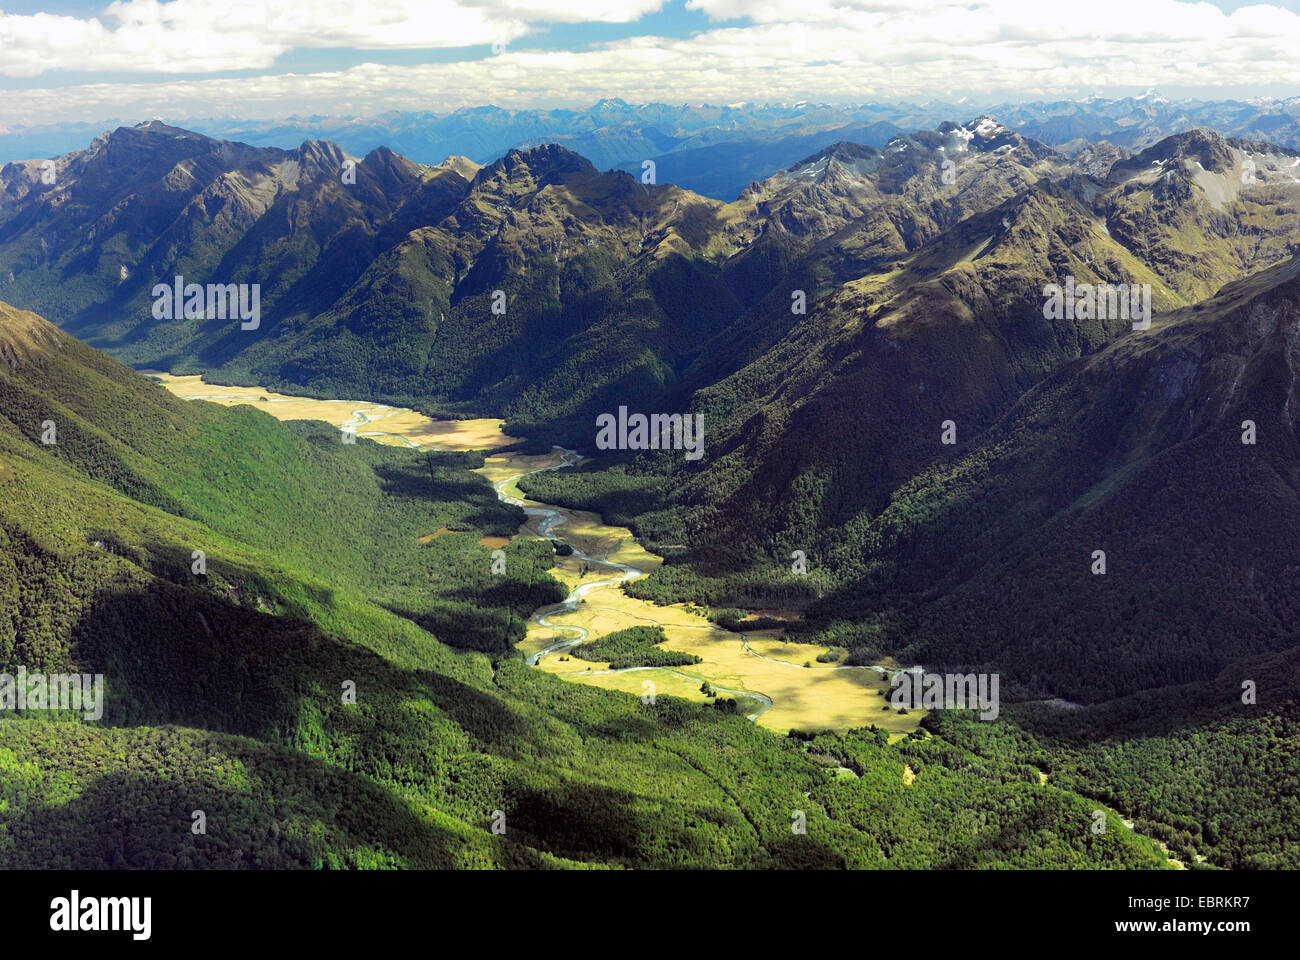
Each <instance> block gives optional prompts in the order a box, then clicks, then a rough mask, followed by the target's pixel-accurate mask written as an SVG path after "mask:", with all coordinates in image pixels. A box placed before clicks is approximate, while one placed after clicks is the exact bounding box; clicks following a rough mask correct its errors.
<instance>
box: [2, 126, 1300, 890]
mask: <svg viewBox="0 0 1300 960" xmlns="http://www.w3.org/2000/svg"><path fill="white" fill-rule="evenodd" d="M1225 129H1227V132H1218V131H1216V129H1214V127H1213V125H1212V124H1208V123H1207V124H1203V125H1197V126H1195V127H1193V128H1190V129H1180V130H1177V131H1175V132H1171V133H1169V134H1167V135H1164V134H1162V133H1158V134H1157V135H1153V136H1151V137H1149V138H1147V141H1144V142H1142V143H1130V144H1128V145H1125V144H1124V143H1116V142H1111V141H1108V140H1104V139H1101V138H1100V137H1098V136H1092V135H1090V134H1092V133H1095V132H1096V131H1084V132H1083V133H1080V134H1079V135H1078V136H1073V137H1072V138H1071V142H1070V143H1068V144H1062V143H1059V142H1058V143H1056V145H1054V146H1049V145H1048V144H1047V143H1046V142H1044V141H1043V140H1040V139H1036V138H1034V137H1031V136H1029V135H1027V134H1026V133H1024V132H1018V131H1017V129H1013V128H1011V127H1008V126H1005V125H1004V124H1003V122H1001V121H1000V120H999V118H997V117H994V116H987V115H982V116H974V117H970V116H961V115H953V116H950V117H947V118H942V119H939V120H936V121H935V122H934V123H933V124H932V125H930V127H929V128H927V129H915V130H910V131H908V130H904V129H902V128H890V130H889V131H887V132H886V135H885V136H880V137H878V138H874V137H873V139H875V141H876V142H875V143H874V145H873V144H871V143H862V142H855V141H854V140H853V139H851V138H845V137H842V136H831V135H829V134H827V135H826V137H825V139H823V140H822V141H821V142H819V143H811V142H807V143H806V142H805V140H803V139H800V140H797V143H798V144H800V145H801V149H802V148H803V147H806V148H807V152H806V153H804V154H802V159H798V160H797V161H794V162H792V163H785V162H783V163H782V164H781V165H779V166H780V168H778V165H777V164H775V163H769V164H768V165H767V166H766V167H765V168H764V169H763V170H762V171H761V172H756V174H755V176H754V177H753V179H752V180H751V181H750V182H748V184H747V185H744V186H743V187H742V188H740V189H739V191H738V193H732V194H730V196H731V197H732V198H731V199H718V198H717V197H714V196H710V195H706V193H704V192H694V191H692V190H690V189H686V188H684V187H681V186H678V185H675V183H670V182H667V181H666V180H664V179H663V178H662V177H659V176H657V174H656V172H655V169H656V168H655V164H654V162H653V161H650V160H647V162H646V163H645V164H627V163H613V162H607V163H605V164H604V165H605V166H608V167H611V168H612V169H605V170H602V169H598V167H597V166H596V165H595V164H593V163H592V162H590V161H589V160H588V159H586V158H585V157H584V156H583V155H582V154H581V153H580V152H575V150H572V149H568V148H567V147H565V146H562V145H560V144H558V143H555V142H550V141H546V140H545V139H544V138H542V139H541V141H540V142H537V143H533V144H525V145H521V146H511V147H509V149H504V148H503V149H502V150H500V151H497V153H496V155H495V156H493V157H492V158H491V159H490V160H488V162H485V163H477V162H474V161H472V160H470V159H467V158H466V157H464V156H451V157H448V158H447V159H446V160H445V161H443V162H441V163H437V164H434V165H430V164H426V163H421V162H416V161H414V160H411V159H408V158H407V157H405V156H402V155H400V154H398V153H395V152H393V151H391V150H389V149H387V148H377V149H374V150H372V151H371V152H368V153H366V154H365V155H364V156H353V155H351V154H349V153H347V152H345V150H344V149H343V148H342V147H340V146H338V145H337V144H335V143H333V142H330V141H328V140H308V141H306V142H304V143H302V144H301V146H299V147H297V148H293V149H285V148H281V147H274V146H252V145H249V144H246V143H243V142H236V141H234V140H227V139H218V138H213V137H209V136H205V135H203V134H200V133H196V132H193V131H191V130H187V129H184V128H181V127H178V126H172V125H169V124H167V123H164V122H162V121H158V120H154V121H150V122H146V123H141V124H138V125H134V126H121V127H119V128H117V129H114V130H112V131H111V132H108V133H105V134H103V135H101V136H98V137H95V138H94V139H93V141H91V142H90V143H89V145H88V146H86V147H85V148H84V149H78V150H75V151H73V152H71V153H68V154H66V155H63V156H60V157H58V158H56V159H53V160H32V161H25V162H11V163H8V164H6V165H5V166H3V167H2V168H0V301H3V303H0V542H2V543H3V551H0V674H2V675H3V676H4V677H9V678H13V677H17V676H18V675H19V671H22V676H23V677H28V676H31V675H40V677H42V678H45V677H75V678H77V681H78V683H80V682H81V681H82V680H83V679H84V680H86V683H87V687H86V688H87V689H89V686H88V684H89V680H90V678H97V679H96V682H97V683H102V694H101V695H100V696H99V698H98V703H97V706H96V710H97V711H98V712H99V713H100V716H98V717H94V718H89V717H87V716H85V715H84V713H85V711H77V710H73V709H53V707H54V706H55V704H52V703H45V702H42V703H40V704H36V703H34V702H28V701H27V700H25V699H24V700H23V701H22V702H20V701H19V699H18V697H17V695H16V693H17V691H13V692H14V694H15V695H14V696H12V697H6V696H5V695H4V691H6V690H13V687H14V686H15V684H14V683H11V684H9V685H8V686H6V685H4V684H3V683H0V708H2V709H0V865H3V866H5V867H24V868H49V867H68V868H76V869H98V868H165V869H189V868H272V869H281V868H305V869H319V868H492V867H503V868H551V867H556V868H563V867H599V868H608V867H644V868H873V869H874V868H892V869H939V868H955V869H962V868H1057V869H1065V868H1093V869H1121V870H1164V869H1178V868H1185V869H1216V868H1230V869H1254V868H1292V869H1294V868H1298V867H1300V751H1297V750H1296V742H1297V737H1300V702H1298V697H1300V631H1298V630H1297V626H1296V624H1297V622H1298V621H1300V537H1298V536H1297V531H1298V530H1300V441H1298V438H1297V432H1296V425H1297V419H1298V418H1300V384H1298V383H1297V371H1298V370H1300V179H1298V178H1297V176H1296V175H1295V171H1296V169H1300V167H1298V165H1300V153H1297V152H1296V151H1295V150H1294V149H1292V148H1290V147H1287V146H1282V145H1277V144H1274V143H1271V142H1269V141H1268V140H1267V139H1266V138H1263V137H1260V136H1252V137H1251V138H1249V139H1244V138H1240V137H1237V136H1235V135H1231V134H1232V129H1230V128H1226V127H1225ZM874 132H875V133H879V132H880V131H879V129H876V130H875V131H874ZM755 136H759V134H755ZM801 136H803V137H805V138H809V137H811V138H813V139H816V135H815V134H814V133H809V132H808V131H805V132H804V133H803V134H801ZM593 137H594V135H593ZM789 137H790V134H789V132H788V131H785V130H781V131H778V132H776V133H771V134H770V135H769V141H770V142H768V147H772V144H773V143H775V142H776V140H775V139H772V138H776V139H780V141H781V143H783V144H785V147H784V148H785V149H789V143H788V142H787V141H788V140H789ZM588 139H592V138H588ZM595 139H596V140H599V137H595ZM1148 141H1149V142H1148ZM584 142H585V141H584ZM605 148H606V149H607V150H614V149H615V147H614V146H611V145H610V144H609V143H605ZM737 149H739V148H733V149H732V150H731V152H729V153H726V154H722V155H720V154H719V153H718V152H717V151H711V150H704V149H701V150H700V151H699V152H698V155H697V154H696V153H694V152H682V153H681V154H680V155H677V156H676V158H675V160H674V163H675V164H677V165H678V167H683V168H684V167H689V166H690V164H691V163H692V162H694V163H695V164H696V166H695V168H693V169H694V174H693V176H690V177H688V176H686V175H685V174H683V175H682V176H681V177H679V178H678V180H680V181H681V182H705V183H716V182H719V181H718V175H717V170H716V169H715V168H714V167H710V166H708V165H709V164H720V163H724V164H725V163H730V161H729V160H727V157H733V156H734V155H735V152H736V150H737ZM769 153H770V151H769ZM769 153H765V152H764V151H763V150H760V148H759V147H758V146H751V147H750V148H749V154H748V155H751V156H752V157H756V158H759V160H755V161H753V162H756V163H757V162H760V161H761V158H762V157H765V156H768V155H769ZM624 159H626V157H625V158H624ZM620 166H621V167H623V169H619V167H620ZM746 169H748V168H746ZM629 170H630V171H631V172H629ZM733 172H734V171H733ZM714 192H717V191H714ZM194 375H201V376H202V378H203V381H202V390H199V389H198V388H197V387H195V386H194V381H191V380H188V379H187V378H189V377H192V376H194ZM180 384H188V386H186V387H185V391H184V392H185V393H186V395H188V396H190V397H198V396H203V395H205V394H211V395H212V397H213V400H219V401H220V402H212V401H210V400H203V399H184V398H183V397H182V396H178V395H177V394H178V393H180V392H181V390H180V388H179V386H178V385H180ZM223 388H228V389H230V390H232V391H234V390H236V389H238V390H242V391H247V392H246V393H231V394H230V395H229V396H227V397H226V398H225V399H220V397H221V392H222V389H223ZM243 401H246V402H243ZM339 401H347V403H344V404H340V403H339ZM286 403H287V404H290V406H288V407H285V406H283V404H286ZM313 403H317V404H319V405H320V406H319V407H315V406H313ZM277 408H279V410H280V413H277ZM282 414H283V415H282ZM336 414H337V415H336ZM447 422H452V423H463V424H472V426H466V428H465V429H464V430H462V431H459V432H458V431H457V430H455V429H453V428H451V427H446V426H445V424H446V423H447ZM395 424H400V427H399V426H395ZM42 682H44V680H43V679H42ZM24 697H25V693H24ZM43 699H44V698H43ZM1246 812H1249V815H1247V813H1246Z"/></svg>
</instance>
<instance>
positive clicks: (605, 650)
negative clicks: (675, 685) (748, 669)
mask: <svg viewBox="0 0 1300 960" xmlns="http://www.w3.org/2000/svg"><path fill="white" fill-rule="evenodd" d="M667 639H668V638H667V636H665V634H664V628H663V627H660V626H653V627H628V628H627V629H626V630H615V631H614V632H613V633H608V634H606V635H605V636H603V637H601V638H600V639H599V640H594V641H592V642H590V643H580V644H578V645H577V646H576V647H574V648H573V649H572V650H570V651H569V652H570V653H571V654H573V656H575V657H577V658H578V659H579V660H594V661H596V662H598V663H606V662H607V663H609V665H610V668H611V669H613V670H623V669H625V668H627V667H681V666H686V665H689V664H692V663H699V662H700V658H699V657H697V656H695V655H694V654H692V653H677V652H675V651H673V650H660V649H659V648H658V647H656V646H655V644H658V643H663V642H664V641H665V640H667Z"/></svg>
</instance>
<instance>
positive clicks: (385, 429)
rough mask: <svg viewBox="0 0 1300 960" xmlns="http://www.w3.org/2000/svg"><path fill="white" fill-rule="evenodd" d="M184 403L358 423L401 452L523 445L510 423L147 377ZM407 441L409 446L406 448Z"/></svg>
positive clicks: (196, 379)
mask: <svg viewBox="0 0 1300 960" xmlns="http://www.w3.org/2000/svg"><path fill="white" fill-rule="evenodd" d="M144 372H147V373H148V374H149V376H152V377H155V378H156V379H158V380H159V381H160V382H161V383H162V385H163V386H165V387H166V388H167V389H168V390H170V391H171V392H172V393H174V394H175V395H176V396H178V397H181V398H182V399H185V400H208V401H211V402H212V403H220V404H223V405H224V406H228V407H229V406H234V405H236V404H240V403H247V404H251V405H253V406H255V407H257V408H258V409H259V410H264V411H265V412H267V413H269V414H271V416H273V417H275V418H276V419H278V420H323V421H325V422H326V423H328V424H331V425H333V426H335V427H342V426H343V425H344V424H345V423H354V422H357V416H356V415H357V414H358V413H361V414H362V415H364V417H365V421H364V422H357V436H359V437H368V438H370V439H372V440H376V441H378V442H380V443H388V444H393V445H396V446H410V445H412V444H414V445H417V446H421V447H428V448H429V449H431V450H489V449H493V448H495V447H504V446H508V445H509V444H512V443H516V442H518V438H516V437H512V436H509V435H508V434H505V433H502V432H501V426H502V424H503V423H504V422H505V421H503V420H497V419H492V418H483V419H479V420H434V419H432V418H430V417H426V416H425V415H424V414H422V413H417V412H416V411H414V410H408V409H406V408H404V407H390V406H387V405H386V404H382V403H367V402H365V401H361V400H314V399H311V398H310V397H292V396H288V395H286V394H283V393H272V392H271V391H269V390H265V389H263V388H262V387H223V386H218V385H216V384H212V383H204V382H203V378H202V377H201V376H199V375H197V374H196V375H194V376H186V377H178V376H173V375H172V374H170V373H158V372H156V371H144ZM404 441H409V443H408V442H404Z"/></svg>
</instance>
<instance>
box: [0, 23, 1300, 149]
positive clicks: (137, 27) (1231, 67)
mask: <svg viewBox="0 0 1300 960" xmlns="http://www.w3.org/2000/svg"><path fill="white" fill-rule="evenodd" d="M204 2H205V3H210V0H204ZM689 2H690V5H692V6H693V7H694V8H697V9H699V10H701V11H703V12H705V13H707V14H709V15H710V16H714V17H716V18H717V19H720V20H721V19H726V18H731V17H735V16H737V15H741V14H748V15H750V16H752V18H753V20H754V21H756V22H754V23H752V24H751V25H745V26H738V27H722V26H718V27H715V28H713V29H709V30H705V31H702V32H700V33H697V34H695V35H693V36H690V37H686V38H665V37H656V36H637V37H631V38H627V39H621V40H617V41H612V42H610V43H608V44H605V45H603V46H600V47H597V48H594V49H590V50H581V51H543V50H517V51H516V50H512V49H510V48H507V50H506V52H505V53H503V54H502V55H500V56H492V57H487V58H484V59H478V60H473V61H461V62H453V63H437V64H425V65H418V66H379V65H376V64H364V65H361V66H356V67H352V68H350V69H347V70H340V71H333V72H321V73H312V74H302V75H293V74H274V73H268V74H267V75H263V76H254V77H244V78H237V79H229V78H211V79H198V80H175V81H166V80H165V79H161V78H156V77H154V78H148V79H146V78H142V81H141V82H140V83H132V84H83V85H77V86H72V87H62V88H57V89H46V90H27V91H21V92H19V91H13V92H11V93H10V95H8V96H7V97H6V98H5V99H4V101H3V102H0V119H3V120H5V121H7V122H9V123H10V124H13V123H14V122H27V123H31V122H42V121H44V122H48V121H49V120H50V119H51V118H52V117H58V118H59V119H87V120H95V119H99V118H102V117H104V116H109V115H122V116H132V115H134V116H152V115H153V114H155V113H158V114H163V115H165V116H173V117H174V116H178V115H184V116H204V115H213V114H226V113H229V111H230V110H231V109H232V105H237V108H238V110H239V112H240V113H241V114H242V115H245V116H248V117H260V116H275V115H284V114H286V113H290V112H293V111H295V110H302V109H304V108H307V109H311V110H312V111H313V112H327V113H349V112H355V113H374V112H381V111H383V110H388V109H446V108H453V107H457V106H463V105H472V104H482V103H498V104H501V105H504V106H536V105H559V104H564V105H586V104H589V103H590V102H592V101H593V100H596V99H599V98H600V97H606V96H608V97H622V98H624V99H627V100H630V101H633V102H642V101H647V100H663V101H668V102H710V103H724V102H728V101H737V100H749V101H756V100H757V101H772V102H779V101H785V102H793V101H797V100H804V99H807V100H814V101H832V100H848V101H855V102H862V101H864V100H870V99H885V98H891V97H892V98H898V97H922V98H929V97H951V98H953V99H955V98H956V97H959V96H961V95H963V94H966V93H971V92H975V93H979V92H988V91H995V90H996V91H1007V90H1013V89H1014V90H1020V91H1022V92H1024V93H1025V94H1027V95H1031V96H1038V95H1053V94H1062V93H1065V94H1072V93H1077V92H1079V91H1081V90H1082V91H1089V92H1092V91H1104V90H1106V89H1108V88H1116V87H1139V88H1142V87H1179V86H1182V87H1191V86H1195V87H1205V86H1216V85H1217V86H1225V87H1226V86H1236V87H1240V88H1258V86H1259V85H1260V84H1261V83H1268V84H1273V85H1282V84H1291V85H1296V84H1300V61H1297V58H1296V57H1295V55H1294V52H1295V50H1296V49H1300V16H1297V15H1296V14H1294V13H1291V12H1289V11H1287V10H1283V9H1282V8H1280V7H1278V6H1275V5H1257V6H1253V7H1244V8H1241V9H1239V10H1237V11H1236V12H1235V13H1233V14H1226V13H1224V12H1223V11H1221V10H1219V9H1218V8H1217V7H1214V6H1213V5H1211V4H1207V3H1194V2H1186V0H1145V2H1143V0H1088V3H1087V4H1086V9H1087V16H1086V17H1080V15H1079V10H1080V8H1079V7H1078V6H1077V5H1073V4H1072V5H1069V6H1064V7H1063V6H1060V5H1056V4H1045V3H1043V2H1042V0H1029V2H1021V0H985V2H980V0H967V2H961V3H955V2H953V0H908V2H906V3H901V2H890V0H761V2H760V0H689ZM182 5H184V6H182ZM417 5H418V7H419V10H420V11H421V12H420V13H419V14H418V15H416V16H415V18H414V19H413V20H409V21H408V20H403V19H402V18H403V17H404V16H406V14H405V13H404V11H406V10H407V9H408V5H407V4H406V3H405V2H402V0H386V2H377V3H373V4H355V5H353V4H351V3H349V4H344V3H341V2H339V0H318V2H316V3H315V4H310V5H306V6H304V7H302V15H301V16H298V15H297V13H296V12H295V15H294V16H288V15H286V13H285V12H284V11H285V8H284V7H276V6H273V5H263V4H262V3H260V2H259V3H251V2H249V0H232V3H227V4H225V5H222V6H219V7H216V8H210V7H202V6H200V5H199V4H198V2H196V0H175V2H174V3H171V4H167V5H164V6H161V7H160V6H159V5H158V4H157V3H154V2H153V0H133V2H131V3H124V4H119V5H114V7H112V8H110V10H112V11H113V13H114V16H115V17H117V19H116V20H115V21H114V22H115V23H117V24H118V28H117V30H116V31H113V36H114V37H115V38H116V39H114V40H113V41H112V42H109V41H108V40H104V41H103V42H102V43H100V42H99V40H97V39H96V38H99V37H101V34H97V33H96V32H95V30H96V29H97V26H89V25H88V24H87V23H86V22H82V21H71V22H70V23H67V24H64V23H62V21H65V20H68V19H69V18H43V19H42V18H40V17H37V18H25V19H26V20H30V21H32V22H33V24H35V25H34V26H33V25H31V24H29V25H28V26H29V27H30V29H27V32H26V33H25V34H24V37H25V38H26V39H25V41H24V42H25V43H27V46H26V47H25V48H23V49H24V50H26V51H27V55H28V57H29V58H31V57H34V58H35V62H38V63H39V62H42V52H41V51H42V50H45V51H50V50H56V53H54V54H52V55H51V58H52V62H56V63H57V62H59V61H58V56H64V55H66V54H60V53H57V50H61V49H62V48H61V47H59V43H63V42H67V43H72V44H74V45H75V44H81V45H82V46H83V47H86V48H87V50H86V52H85V53H84V56H85V60H86V63H87V64H90V63H96V64H101V66H97V67H96V68H97V69H107V67H104V66H102V64H103V63H105V62H112V63H120V62H126V61H131V62H133V63H134V64H135V65H136V68H137V69H143V67H142V66H141V65H142V64H143V65H152V64H158V66H149V67H148V68H149V69H152V70H156V71H158V72H166V71H167V70H172V69H188V70H193V69H194V65H193V64H194V62H193V58H194V57H195V56H201V57H203V58H205V62H211V63H220V62H231V63H233V62H239V63H242V64H244V65H248V64H250V63H254V62H256V63H262V64H264V65H265V64H269V63H270V62H271V61H272V60H273V59H274V57H275V56H276V55H277V51H282V50H285V49H289V48H292V47H295V46H322V45H329V44H340V45H351V46H359V47H363V48H364V47H366V46H376V45H378V46H428V45H430V40H429V38H430V37H433V36H435V35H436V36H437V37H438V38H440V42H442V43H448V44H450V43H456V44H464V43H471V42H492V41H495V42H502V43H508V42H509V41H510V40H511V39H513V38H514V37H516V36H518V35H520V34H521V33H522V32H523V31H526V30H528V29H531V27H530V24H537V23H542V22H544V21H545V20H546V19H547V18H551V19H554V18H559V17H562V16H569V17H572V16H574V14H572V13H569V14H566V13H565V12H564V11H563V10H562V9H560V8H562V7H570V8H572V7H576V6H577V4H572V3H570V2H568V0H483V4H482V5H480V6H474V7H469V6H464V5H461V6H455V8H454V10H453V9H452V8H453V6H454V5H451V4H448V3H446V2H443V0H425V2H423V3H419V4H416V3H415V2H414V0H412V2H411V3H410V5H409V6H410V7H411V8H414V7H416V6H417ZM659 5H660V0H621V2H620V0H592V9H594V10H595V11H596V13H595V14H593V13H591V12H590V10H584V11H583V14H584V15H585V16H587V17H591V16H595V15H597V14H598V15H600V16H603V17H605V18H607V19H623V20H631V19H635V18H636V17H637V16H638V15H639V14H641V13H644V12H645V11H646V10H652V9H655V8H656V7H658V6H659ZM178 9H181V10H183V11H184V13H185V16H184V17H182V18H179V19H176V18H173V19H171V20H170V21H169V22H165V21H163V20H162V19H159V18H161V17H162V15H163V14H164V13H166V14H168V15H170V14H171V13H172V12H173V11H176V10H178ZM426 9H427V10H432V11H435V12H434V13H426V12H424V11H426ZM205 11H206V12H205ZM267 11H271V12H267ZM128 12H129V16H128ZM131 18H134V19H131ZM150 18H152V19H150ZM12 19H14V18H11V17H4V18H2V19H0V43H2V42H3V41H4V39H5V36H6V35H5V27H4V24H5V22H6V21H10V20H12ZM19 19H24V18H19ZM50 20H56V21H60V24H59V27H58V31H62V32H58V35H57V36H56V37H55V38H54V39H50V38H49V37H48V36H47V37H46V38H45V39H44V40H41V39H40V38H41V37H42V36H43V34H42V32H41V31H42V30H43V31H46V32H48V31H50V30H51V29H53V28H51V27H50V25H49V24H48V23H47V22H46V21H50ZM38 21H39V22H38ZM128 21H129V22H128ZM281 21H284V22H283V23H282V22H281ZM233 23H241V24H249V23H252V24H262V25H263V26H259V27H258V28H257V29H256V30H253V31H252V33H251V34H250V33H248V32H241V31H237V30H234V29H233V28H230V27H229V25H230V24H233ZM96 24H97V22H96ZM38 27H39V28H40V29H38ZM98 29H100V30H102V29H104V28H102V27H98ZM263 29H265V32H262V30H263ZM123 30H127V31H128V35H127V36H122V37H118V36H117V34H119V33H121V31H123ZM160 30H161V31H166V32H169V36H171V37H172V38H173V39H178V38H182V37H184V38H198V37H204V38H205V39H204V41H203V43H206V44H207V46H206V47H204V46H203V45H202V43H200V41H198V40H197V39H193V41H192V42H194V43H196V44H199V46H198V48H197V49H196V50H187V49H186V46H185V44H184V43H182V44H180V45H177V46H172V47H164V48H163V49H154V48H148V47H145V48H142V47H141V46H140V38H143V37H156V36H158V31H160ZM130 31H137V32H135V33H131V32H130ZM128 41H130V43H128ZM186 42H187V43H188V42H191V41H188V40H187V41H186ZM95 46H100V47H102V49H99V50H97V51H95V52H91V51H90V50H89V49H88V48H90V47H95ZM33 51H35V52H33ZM5 53H6V64H5V68H4V69H6V70H8V71H10V72H11V75H12V74H13V71H14V70H15V69H16V70H18V71H19V72H18V73H17V75H24V74H22V73H21V72H20V71H21V69H22V67H21V63H22V62H27V63H29V65H30V63H31V62H32V61H31V60H30V59H29V60H28V61H20V66H19V67H18V68H14V67H12V66H11V65H10V62H9V61H8V53H9V50H8V48H7V47H6V51H5ZM93 58H98V59H97V60H96V59H93ZM259 58H260V59H259ZM44 62H46V63H48V62H51V60H50V59H46V60H45V61H44ZM112 69H124V68H122V67H114V68H112ZM26 75H30V74H26ZM73 112H75V114H76V116H71V115H69V114H70V113H73Z"/></svg>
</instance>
